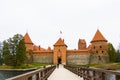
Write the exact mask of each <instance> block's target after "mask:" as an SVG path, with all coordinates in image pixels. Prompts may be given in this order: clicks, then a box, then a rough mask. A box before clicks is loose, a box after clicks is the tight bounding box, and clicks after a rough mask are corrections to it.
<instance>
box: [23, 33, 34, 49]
mask: <svg viewBox="0 0 120 80" xmlns="http://www.w3.org/2000/svg"><path fill="white" fill-rule="evenodd" d="M24 42H25V46H26V50H27V51H29V50H33V42H32V40H31V39H30V37H29V34H28V33H26V34H25V36H24Z"/></svg>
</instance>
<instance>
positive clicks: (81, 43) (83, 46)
mask: <svg viewBox="0 0 120 80" xmlns="http://www.w3.org/2000/svg"><path fill="white" fill-rule="evenodd" d="M83 49H86V41H85V39H79V41H78V50H83Z"/></svg>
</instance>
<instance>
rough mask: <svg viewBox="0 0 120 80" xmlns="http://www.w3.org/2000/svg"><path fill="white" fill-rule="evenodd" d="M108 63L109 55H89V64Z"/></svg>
mask: <svg viewBox="0 0 120 80" xmlns="http://www.w3.org/2000/svg"><path fill="white" fill-rule="evenodd" d="M108 62H109V55H103V54H99V55H95V54H94V55H90V64H102V63H108Z"/></svg>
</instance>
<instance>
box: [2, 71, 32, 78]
mask: <svg viewBox="0 0 120 80" xmlns="http://www.w3.org/2000/svg"><path fill="white" fill-rule="evenodd" d="M29 71H33V70H26V71H16V70H0V80H5V79H7V78H10V77H13V76H17V75H20V74H23V73H26V72H29Z"/></svg>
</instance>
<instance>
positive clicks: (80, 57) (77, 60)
mask: <svg viewBox="0 0 120 80" xmlns="http://www.w3.org/2000/svg"><path fill="white" fill-rule="evenodd" d="M89 56H90V55H89V53H86V52H80V53H79V52H75V53H74V52H68V53H67V64H68V65H86V64H89Z"/></svg>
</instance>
